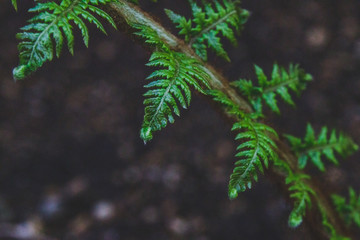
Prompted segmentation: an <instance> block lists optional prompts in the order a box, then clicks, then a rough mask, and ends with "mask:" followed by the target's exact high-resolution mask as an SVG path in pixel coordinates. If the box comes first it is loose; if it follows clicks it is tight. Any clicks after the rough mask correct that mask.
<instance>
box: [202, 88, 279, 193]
mask: <svg viewBox="0 0 360 240" xmlns="http://www.w3.org/2000/svg"><path fill="white" fill-rule="evenodd" d="M209 94H210V95H211V96H213V98H214V100H215V101H217V102H219V103H221V104H222V105H223V106H224V107H225V108H226V110H227V112H228V113H229V114H231V115H234V116H236V117H237V118H238V119H239V120H238V121H237V122H236V123H235V124H234V125H233V127H232V130H235V131H238V132H239V133H238V134H237V135H236V138H235V140H239V141H241V143H240V145H239V146H238V147H237V150H238V153H237V154H236V157H238V158H239V160H238V161H236V163H235V168H234V170H233V173H232V174H231V176H230V182H229V197H230V199H234V198H236V197H237V196H238V193H239V192H243V191H245V190H246V189H247V188H249V189H250V188H251V186H252V182H253V181H257V180H258V174H257V171H260V172H261V173H263V172H264V166H265V168H267V167H268V165H269V161H270V160H274V159H276V158H277V154H276V152H275V150H276V149H277V147H276V144H275V142H274V141H273V139H274V138H277V133H276V132H275V130H274V129H272V128H270V127H269V126H267V125H265V124H263V123H259V122H257V121H256V119H254V115H248V114H245V113H243V112H242V111H241V110H240V109H239V107H238V106H237V105H236V104H235V103H234V102H232V101H231V99H229V98H228V97H227V96H226V95H225V94H224V93H222V92H220V91H216V90H212V91H210V92H209Z"/></svg>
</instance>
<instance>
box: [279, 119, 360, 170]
mask: <svg viewBox="0 0 360 240" xmlns="http://www.w3.org/2000/svg"><path fill="white" fill-rule="evenodd" d="M285 137H286V138H287V139H288V141H289V142H290V145H291V148H292V149H293V151H294V152H295V153H296V155H297V156H298V163H299V167H300V168H301V169H303V168H305V166H306V164H307V162H308V159H309V158H310V160H311V161H312V162H313V164H314V165H315V166H316V167H317V168H318V169H319V170H320V171H325V166H324V163H323V162H322V161H321V155H325V156H326V158H327V159H328V160H330V161H331V162H333V163H334V164H338V160H337V159H336V157H335V154H334V150H335V151H336V152H337V153H339V154H340V155H341V156H342V157H346V156H349V155H351V154H352V153H353V152H355V151H356V150H357V149H358V146H357V145H356V144H355V143H354V142H353V140H352V139H351V138H350V137H348V136H345V135H344V134H342V133H340V134H338V137H337V136H336V132H335V130H333V131H332V132H331V134H330V138H329V139H328V138H327V127H323V128H322V129H321V131H320V134H319V136H318V139H316V138H315V133H314V129H313V128H312V126H311V125H310V124H308V125H307V128H306V134H305V138H304V141H302V140H301V139H300V138H297V137H294V136H291V135H285Z"/></svg>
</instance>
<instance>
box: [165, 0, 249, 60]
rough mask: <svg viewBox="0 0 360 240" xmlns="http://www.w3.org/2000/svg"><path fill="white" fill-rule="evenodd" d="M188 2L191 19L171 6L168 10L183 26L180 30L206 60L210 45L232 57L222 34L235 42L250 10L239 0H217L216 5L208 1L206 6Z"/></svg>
mask: <svg viewBox="0 0 360 240" xmlns="http://www.w3.org/2000/svg"><path fill="white" fill-rule="evenodd" d="M189 2H190V5H191V9H192V14H193V18H192V19H189V20H187V19H186V18H185V17H183V16H181V15H179V14H176V13H174V12H173V11H171V10H169V9H166V10H165V12H166V14H167V15H168V17H169V18H170V20H171V21H172V22H173V23H175V24H176V27H177V28H179V29H180V31H179V34H180V35H184V36H185V41H186V42H187V43H189V45H190V46H191V47H193V48H194V50H195V52H196V54H198V55H199V56H200V57H201V58H202V59H203V60H205V61H206V60H207V48H211V49H212V50H213V51H214V52H215V53H216V54H217V55H218V56H220V57H223V58H224V59H226V60H228V61H230V59H229V56H228V54H227V53H226V51H225V50H224V48H223V46H222V44H221V39H220V37H219V34H220V33H221V34H222V35H223V36H224V37H225V38H227V39H228V40H229V41H230V42H231V43H232V44H234V45H236V38H235V32H239V31H240V30H242V28H243V25H244V24H245V22H246V21H247V19H248V17H249V12H248V11H247V10H244V9H241V8H240V7H239V1H229V0H223V4H220V3H219V2H218V1H216V0H215V1H214V6H211V4H209V3H206V4H205V7H203V8H202V7H200V6H198V5H197V4H196V3H195V2H193V1H191V0H190V1H189Z"/></svg>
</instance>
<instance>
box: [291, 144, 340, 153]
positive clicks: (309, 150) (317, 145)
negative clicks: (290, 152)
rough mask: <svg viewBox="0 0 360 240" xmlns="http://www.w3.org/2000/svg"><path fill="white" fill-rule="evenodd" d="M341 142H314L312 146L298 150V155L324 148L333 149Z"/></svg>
mask: <svg viewBox="0 0 360 240" xmlns="http://www.w3.org/2000/svg"><path fill="white" fill-rule="evenodd" d="M341 145H342V143H341V142H339V141H337V142H335V143H329V144H315V145H314V146H313V147H309V148H304V149H302V150H301V151H299V152H298V154H300V155H305V154H307V153H309V152H320V151H323V150H325V149H329V148H330V149H334V148H336V147H337V146H341Z"/></svg>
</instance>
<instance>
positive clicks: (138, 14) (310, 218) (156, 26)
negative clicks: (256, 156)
mask: <svg viewBox="0 0 360 240" xmlns="http://www.w3.org/2000/svg"><path fill="white" fill-rule="evenodd" d="M104 10H105V11H106V12H108V13H109V14H110V16H112V17H113V19H114V21H115V22H116V24H117V26H118V29H120V30H122V31H125V32H126V33H129V34H131V35H132V36H131V37H132V38H136V36H135V35H133V34H132V33H133V32H135V31H136V29H133V28H132V27H131V26H132V25H133V24H143V25H146V26H148V27H150V28H151V29H153V30H155V31H156V32H157V34H158V35H159V37H160V38H161V39H162V40H163V41H164V42H165V43H166V44H167V45H168V46H169V47H170V48H171V49H173V50H175V51H178V52H182V53H184V54H186V55H188V56H191V57H193V58H196V59H197V60H199V61H200V62H202V63H203V65H204V68H205V71H206V72H207V74H208V75H209V76H210V79H209V84H210V86H211V87H212V88H213V89H217V90H220V91H222V92H223V93H225V94H226V95H227V96H228V97H229V98H230V99H231V100H232V101H234V102H235V103H236V104H237V105H238V106H239V107H240V109H241V110H242V111H244V112H246V113H251V112H253V109H252V107H251V105H250V104H249V103H248V102H247V101H246V100H245V99H244V98H242V97H241V96H239V95H238V94H237V92H236V91H235V90H234V89H233V88H231V87H230V85H229V81H228V80H227V79H226V78H225V77H224V76H222V74H221V73H220V72H218V71H217V70H216V69H215V68H214V67H212V66H211V65H210V64H208V63H205V62H203V61H202V60H201V59H200V58H199V57H198V56H197V55H196V54H195V52H194V51H193V50H192V49H191V48H190V47H189V46H188V44H186V43H185V42H184V41H183V40H181V39H179V38H177V37H175V36H174V35H173V34H171V33H170V32H169V31H168V30H166V29H165V28H163V27H162V26H161V24H160V23H158V22H157V21H155V20H154V19H153V18H152V17H151V16H150V15H149V14H148V13H146V12H144V11H143V10H141V9H140V8H139V7H137V6H135V5H133V4H131V3H129V2H127V1H126V0H118V2H117V3H110V4H108V5H106V6H104ZM136 40H137V41H139V42H140V44H141V45H143V46H144V47H149V46H146V44H145V43H144V41H143V40H142V39H136ZM226 116H227V117H229V115H226ZM231 121H234V119H231ZM277 145H278V148H279V151H278V154H279V157H280V158H281V159H282V160H284V161H286V162H287V163H288V164H289V166H290V168H291V169H292V171H294V172H297V173H301V171H300V170H299V169H298V168H297V158H296V156H295V155H294V154H293V153H292V152H291V151H290V148H289V146H288V145H287V144H286V143H285V141H283V140H278V141H277ZM270 175H275V177H276V178H280V179H282V182H284V181H283V180H284V177H285V176H284V174H283V173H280V172H279V171H277V170H276V169H275V168H273V169H271V173H270ZM307 183H308V185H309V186H311V188H312V189H313V190H314V191H315V192H316V194H317V196H316V197H315V199H314V200H315V201H316V204H314V206H313V208H312V210H314V208H316V207H317V206H321V207H322V209H323V210H324V211H325V212H326V215H327V216H328V219H329V222H330V223H331V224H332V225H333V226H334V228H335V230H336V231H337V233H338V234H341V235H348V233H347V232H346V230H345V229H346V227H345V225H344V223H343V221H342V220H341V219H340V218H339V215H338V214H337V213H336V212H335V210H334V208H333V207H332V204H331V202H330V200H329V198H328V197H327V196H326V195H325V194H324V193H323V192H322V191H321V190H320V188H319V187H317V184H315V183H314V182H313V181H311V180H307ZM282 185H283V187H284V188H285V189H286V191H287V186H285V185H284V184H282ZM319 216H320V210H319V208H318V209H317V211H311V212H308V213H307V214H306V220H307V222H309V223H310V224H309V226H310V227H311V229H312V230H313V232H314V233H315V234H316V235H317V238H316V239H319V237H320V236H321V238H329V235H328V234H327V233H325V232H324V230H323V227H322V224H321V218H320V217H319Z"/></svg>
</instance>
